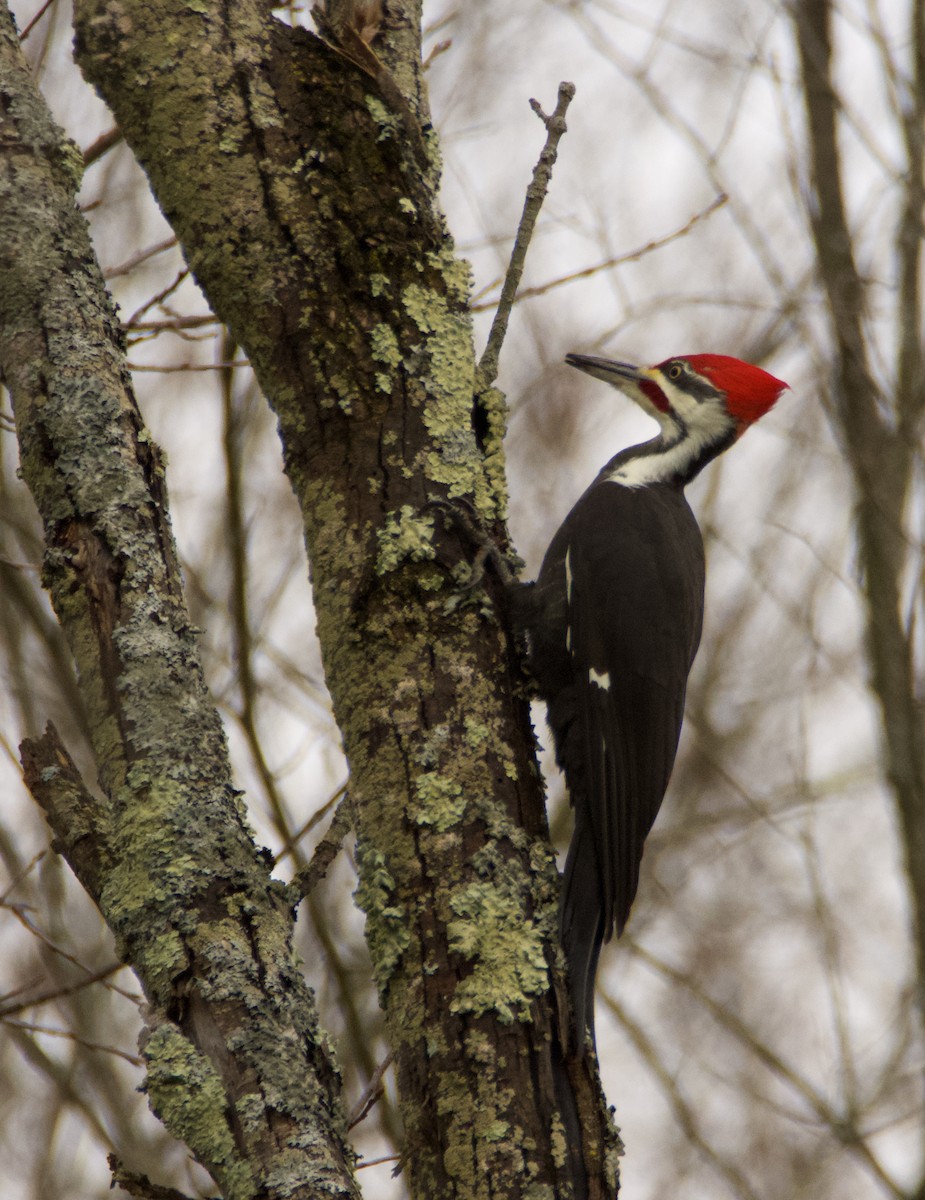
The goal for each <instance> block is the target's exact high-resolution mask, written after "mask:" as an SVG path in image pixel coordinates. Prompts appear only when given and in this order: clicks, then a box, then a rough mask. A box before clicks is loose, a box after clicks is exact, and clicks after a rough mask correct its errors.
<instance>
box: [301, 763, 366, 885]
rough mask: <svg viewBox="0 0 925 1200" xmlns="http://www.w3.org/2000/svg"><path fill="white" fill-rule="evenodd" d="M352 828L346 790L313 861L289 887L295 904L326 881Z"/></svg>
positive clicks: (351, 814)
mask: <svg viewBox="0 0 925 1200" xmlns="http://www.w3.org/2000/svg"><path fill="white" fill-rule="evenodd" d="M345 787H346V785H345ZM352 828H353V812H352V809H351V806H350V798H349V794H348V793H347V792H346V790H345V791H344V794H343V796H342V798H341V801H340V803H339V804H338V806H337V811H336V812H335V813H334V817H333V819H332V821H331V824H330V825H329V826H328V831H327V833H326V834H325V835H324V837H323V838H322V839H321V841H320V842H319V843H318V845H317V846H316V847H315V853H314V854H313V855H312V857H311V861H310V862H309V863H308V865H307V866H304V867H302V869H301V870H300V871H297V872H296V875H295V878H294V879H293V881H292V883H291V884H290V885H289V889H290V894H291V895H292V896H293V897H294V898H295V900H294V902H295V903H298V901H299V900H304V899H305V897H306V896H308V895H309V894H310V893H311V892H313V891H314V889H315V888H316V887H317V886H318V884H319V883H320V882H321V881H322V879H324V877H325V875H326V874H327V872H328V868H329V867H330V865H331V863H332V862H333V861H334V859H335V858H336V857H337V855H338V854H339V853H340V848H341V844H342V843H343V840H344V838H345V837H346V836H347V834H348V833H349V832H350V830H351V829H352Z"/></svg>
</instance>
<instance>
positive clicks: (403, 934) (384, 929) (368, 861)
mask: <svg viewBox="0 0 925 1200" xmlns="http://www.w3.org/2000/svg"><path fill="white" fill-rule="evenodd" d="M357 861H358V864H359V867H360V883H359V886H358V887H357V890H356V892H355V893H354V897H355V899H356V902H357V904H358V905H359V906H360V908H361V909H362V910H363V912H364V913H366V941H367V944H368V945H369V954H370V958H371V959H372V962H373V974H374V976H375V979H376V986H377V987H378V989H379V996H380V998H381V999H382V1001H383V1003H384V1002H385V997H386V994H387V992H388V990H389V982H390V980H391V977H392V974H393V972H394V971H395V970H396V968H397V967H398V965H399V963H400V961H401V956H402V955H403V954H404V952H405V951H406V950H407V949H408V946H409V945H410V943H411V936H410V934H409V932H408V920H407V916H406V914H405V913H404V912H403V910H402V909H401V908H399V907H398V905H396V904H394V903H393V901H394V899H395V892H396V888H395V880H394V879H393V878H392V876H391V874H390V873H389V870H388V867H387V865H386V860H385V855H384V854H382V852H381V851H379V850H377V849H375V848H374V847H369V848H367V847H366V845H365V843H364V842H363V841H362V840H361V841H359V842H358V843H357Z"/></svg>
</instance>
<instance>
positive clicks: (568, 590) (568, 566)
mask: <svg viewBox="0 0 925 1200" xmlns="http://www.w3.org/2000/svg"><path fill="white" fill-rule="evenodd" d="M571 555H572V548H571V546H570V547H569V548H568V550H566V552H565V598H566V600H568V602H569V603H571V601H572V563H571Z"/></svg>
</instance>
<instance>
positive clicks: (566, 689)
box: [533, 483, 704, 1028]
mask: <svg viewBox="0 0 925 1200" xmlns="http://www.w3.org/2000/svg"><path fill="white" fill-rule="evenodd" d="M703 585H704V565H703V544H702V541H701V537H700V531H699V529H698V528H697V524H696V522H695V520H694V517H693V515H692V513H691V511H690V509H689V507H688V505H687V502H686V500H685V499H684V496H683V493H682V492H681V491H680V490H678V489H676V488H672V487H669V486H667V485H666V486H664V487H663V486H655V487H646V488H640V489H629V488H625V487H622V486H620V485H618V484H611V483H597V484H595V486H593V487H592V488H591V489H590V490H589V491H588V492H586V493H585V495H584V496H583V497H582V499H581V500H580V501H579V503H578V504H577V505H576V507H575V508H574V509H573V510H572V512H571V513H570V514H569V517H568V518H567V519H566V522H565V523H564V525H563V526H562V528H561V529H560V530H559V533H558V534H557V535H556V537H555V539H554V540H553V543H552V545H551V546H550V549H549V552H548V554H547V556H546V560H545V561H544V564H543V568H542V570H541V572H540V577H539V579H538V581H537V589H536V591H537V596H536V600H537V603H538V604H540V605H542V607H543V612H544V616H545V617H546V618H547V620H548V621H549V623H548V624H546V623H541V624H542V626H543V628H544V633H543V635H542V636H537V637H535V638H534V647H533V660H534V670H535V672H536V674H537V678H538V679H539V681H540V686H541V688H543V690H544V692H545V693H546V696H547V700H548V703H549V720H550V725H551V727H552V730H553V734H554V736H555V741H556V757H557V759H558V761H559V765H560V766H561V767H562V768H563V770H564V771H565V775H566V782H567V783H568V787H569V792H570V795H571V799H572V803H573V805H574V806H575V832H574V835H573V838H572V843H571V846H570V847H569V855H568V860H567V862H566V869H565V882H564V890H563V899H562V908H561V914H560V925H561V937H562V941H563V945H564V947H565V949H566V954H567V956H568V959H569V969H570V975H571V978H572V992H573V1003H574V1006H575V1011H576V1016H577V1018H578V1019H579V1020H580V1019H581V1014H582V1013H584V1014H585V1019H586V1021H587V1023H588V1024H589V1026H591V1027H592V1028H593V1023H592V1020H591V1012H592V997H593V987H594V975H595V971H596V967H597V957H598V953H599V950H600V944H601V941H602V940H606V939H608V938H609V937H610V936H611V934H612V932H613V927H614V925H616V927H617V932H618V934H619V933H622V931H623V927H624V925H625V923H626V920H627V917H628V916H629V911H630V907H631V905H632V902H633V898H634V896H635V894H636V888H637V886H638V882H639V865H640V861H641V859H642V851H643V844H644V842H645V839H646V836H647V834H648V832H649V830H650V829H651V827H652V823H653V822H654V820H655V817H656V815H657V813H658V809H659V806H660V805H661V802H662V798H663V796H664V794H665V789H666V788H667V786H668V780H669V777H670V775H671V769H672V766H673V764H674V759H675V754H676V751H677V746H678V738H679V735H680V731H681V721H682V718H683V715H684V696H685V691H686V686H687V676H688V672H689V670H690V667H691V663H692V662H693V658H694V655H695V653H696V650H697V645H698V643H699V640H700V629H701V621H702V615H703ZM541 658H545V664H544V663H543V662H541V661H540V660H541Z"/></svg>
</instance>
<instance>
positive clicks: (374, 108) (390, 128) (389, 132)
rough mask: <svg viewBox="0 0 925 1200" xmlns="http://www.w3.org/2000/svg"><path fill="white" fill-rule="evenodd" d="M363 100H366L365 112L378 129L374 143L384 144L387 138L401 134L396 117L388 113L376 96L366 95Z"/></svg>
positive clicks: (399, 123) (399, 124)
mask: <svg viewBox="0 0 925 1200" xmlns="http://www.w3.org/2000/svg"><path fill="white" fill-rule="evenodd" d="M364 98H365V100H366V111H367V112H368V113H369V115H370V116H371V117H372V119H373V120H374V121H375V122H376V124H377V125H378V127H379V132H378V134H377V135H376V141H377V142H385V141H388V139H389V138H394V137H396V136H399V135H400V134H401V122H400V121H399V118H398V117H397V115H396V114H395V113H393V112H390V111H389V110H388V109H387V108H386V106H385V105H384V104H383V103H382V101H381V100H380V99H379V97H378V96H370V95H367V96H366V97H364Z"/></svg>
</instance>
